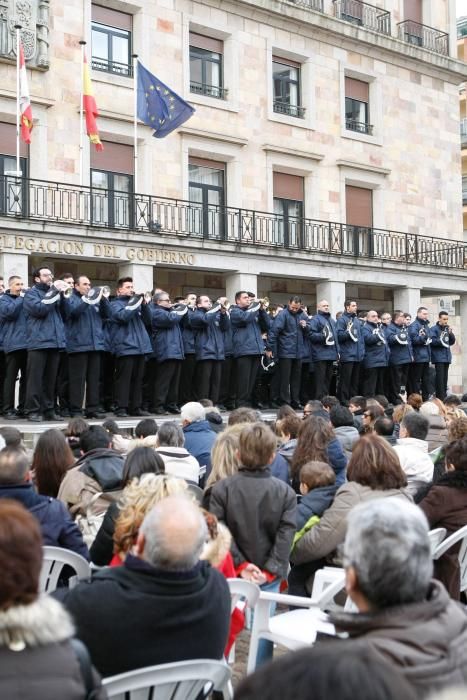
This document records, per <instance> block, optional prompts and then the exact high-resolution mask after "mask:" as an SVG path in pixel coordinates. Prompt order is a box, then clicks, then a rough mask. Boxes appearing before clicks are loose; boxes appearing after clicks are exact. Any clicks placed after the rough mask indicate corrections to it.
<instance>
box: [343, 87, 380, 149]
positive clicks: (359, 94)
mask: <svg viewBox="0 0 467 700" xmlns="http://www.w3.org/2000/svg"><path fill="white" fill-rule="evenodd" d="M369 102H370V98H369V85H368V83H365V82H364V81H363V80H355V78H346V79H345V128H346V129H349V130H350V131H357V132H358V133H360V134H369V135H370V136H371V135H372V133H373V126H372V125H371V124H370V111H369Z"/></svg>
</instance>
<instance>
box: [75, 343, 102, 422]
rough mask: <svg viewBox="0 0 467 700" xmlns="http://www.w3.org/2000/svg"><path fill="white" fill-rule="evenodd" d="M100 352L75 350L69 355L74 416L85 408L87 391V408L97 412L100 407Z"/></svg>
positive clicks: (90, 411)
mask: <svg viewBox="0 0 467 700" xmlns="http://www.w3.org/2000/svg"><path fill="white" fill-rule="evenodd" d="M100 371H101V354H100V352H73V353H71V354H69V355H68V375H69V378H70V380H69V387H68V396H69V401H70V413H71V415H72V416H74V415H77V414H80V413H81V412H82V410H83V403H84V394H85V392H86V410H87V411H89V413H95V411H97V410H98V408H99V376H100Z"/></svg>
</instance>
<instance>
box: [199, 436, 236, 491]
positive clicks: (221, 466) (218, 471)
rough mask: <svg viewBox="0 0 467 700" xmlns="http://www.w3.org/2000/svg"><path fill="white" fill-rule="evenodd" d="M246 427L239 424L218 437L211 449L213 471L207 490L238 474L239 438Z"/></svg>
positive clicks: (207, 483)
mask: <svg viewBox="0 0 467 700" xmlns="http://www.w3.org/2000/svg"><path fill="white" fill-rule="evenodd" d="M244 427H245V424H244V423H237V424H236V425H231V426H230V427H228V428H226V429H225V430H224V431H223V432H222V433H219V435H218V436H217V438H216V441H215V443H214V445H213V446H212V449H211V465H212V469H211V473H210V474H209V477H208V480H207V482H206V488H207V487H209V486H213V484H216V483H217V482H218V481H221V479H226V478H227V477H228V476H232V475H233V474H236V473H237V471H238V467H239V465H240V461H239V458H238V437H239V435H240V433H241V432H242V430H243V428H244Z"/></svg>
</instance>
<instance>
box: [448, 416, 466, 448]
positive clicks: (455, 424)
mask: <svg viewBox="0 0 467 700" xmlns="http://www.w3.org/2000/svg"><path fill="white" fill-rule="evenodd" d="M466 435H467V416H466V415H465V414H464V415H463V416H460V417H459V418H453V419H452V420H451V421H450V422H449V427H448V442H453V441H454V440H460V439H461V438H463V437H465V436H466Z"/></svg>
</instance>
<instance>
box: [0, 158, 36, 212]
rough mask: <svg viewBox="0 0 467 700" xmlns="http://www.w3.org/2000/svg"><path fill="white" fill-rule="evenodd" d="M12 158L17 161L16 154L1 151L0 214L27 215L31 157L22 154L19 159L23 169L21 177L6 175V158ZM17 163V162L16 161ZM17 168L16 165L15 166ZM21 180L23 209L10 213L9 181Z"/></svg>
mask: <svg viewBox="0 0 467 700" xmlns="http://www.w3.org/2000/svg"><path fill="white" fill-rule="evenodd" d="M6 158H10V159H11V160H13V161H15V156H14V155H9V154H8V153H0V180H1V183H2V184H1V187H0V214H3V215H6V216H9V215H11V216H13V215H15V216H18V215H20V216H27V213H28V212H27V208H28V196H27V192H28V188H27V182H26V181H27V179H28V177H29V175H28V169H29V168H28V166H29V158H28V157H26V156H21V157H20V159H19V165H20V169H21V177H20V178H17V177H14V175H5V159H6ZM15 165H16V163H15ZM15 170H16V167H15ZM18 179H19V180H21V184H20V188H21V192H20V198H21V210H20V212H19V213H17V212H14V211H12V212H11V213H10V210H9V209H10V207H9V205H8V188H9V186H10V184H9V181H10V180H18Z"/></svg>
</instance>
